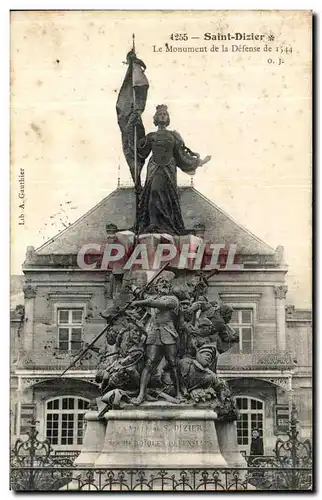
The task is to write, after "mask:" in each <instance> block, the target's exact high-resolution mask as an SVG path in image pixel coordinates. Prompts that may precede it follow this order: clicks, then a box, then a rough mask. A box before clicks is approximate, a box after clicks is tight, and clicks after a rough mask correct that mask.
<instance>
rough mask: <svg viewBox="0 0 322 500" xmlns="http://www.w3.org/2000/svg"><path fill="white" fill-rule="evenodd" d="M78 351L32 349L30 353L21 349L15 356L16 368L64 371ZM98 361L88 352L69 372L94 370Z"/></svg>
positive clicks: (93, 354)
mask: <svg viewBox="0 0 322 500" xmlns="http://www.w3.org/2000/svg"><path fill="white" fill-rule="evenodd" d="M77 353H78V351H75V352H70V351H60V350H58V349H55V350H45V349H33V350H32V351H29V350H26V349H21V350H20V351H19V354H18V356H17V361H16V368H20V369H30V370H64V369H65V368H67V367H68V366H69V365H70V364H71V362H72V361H73V360H74V359H75V357H76V354H77ZM98 365H99V360H98V358H97V356H96V355H95V353H93V352H88V353H87V354H86V355H85V356H84V357H83V358H82V359H81V360H79V361H78V362H77V363H76V365H75V366H73V367H71V368H70V370H71V371H72V370H95V369H96V368H97V367H98Z"/></svg>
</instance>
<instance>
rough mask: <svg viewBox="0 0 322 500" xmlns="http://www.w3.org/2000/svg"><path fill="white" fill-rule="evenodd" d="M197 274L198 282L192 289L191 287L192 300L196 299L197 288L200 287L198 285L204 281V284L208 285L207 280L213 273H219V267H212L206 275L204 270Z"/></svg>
mask: <svg viewBox="0 0 322 500" xmlns="http://www.w3.org/2000/svg"><path fill="white" fill-rule="evenodd" d="M198 274H199V281H198V283H196V284H195V286H194V289H193V294H192V297H193V299H194V300H197V299H198V288H200V285H201V284H202V283H204V284H205V285H207V286H209V280H210V278H212V277H213V276H214V275H215V274H219V269H213V271H211V272H210V273H209V274H208V276H206V275H205V272H204V271H202V270H201V271H200V273H198Z"/></svg>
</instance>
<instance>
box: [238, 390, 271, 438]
mask: <svg viewBox="0 0 322 500" xmlns="http://www.w3.org/2000/svg"><path fill="white" fill-rule="evenodd" d="M235 400H236V405H237V409H238V412H239V418H238V420H237V443H238V444H239V445H241V446H244V447H249V446H250V444H251V440H252V430H253V429H259V431H260V434H261V436H262V437H263V429H264V403H263V401H260V400H259V399H255V398H250V397H247V396H238V397H236V398H235Z"/></svg>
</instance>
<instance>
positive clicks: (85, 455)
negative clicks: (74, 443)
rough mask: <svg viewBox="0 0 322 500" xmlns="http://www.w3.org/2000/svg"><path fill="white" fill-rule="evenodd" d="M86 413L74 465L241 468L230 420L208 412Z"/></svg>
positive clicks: (147, 407)
mask: <svg viewBox="0 0 322 500" xmlns="http://www.w3.org/2000/svg"><path fill="white" fill-rule="evenodd" d="M97 416H98V412H96V411H92V412H89V413H87V414H86V417H85V418H86V421H87V426H86V431H85V436H84V443H83V448H82V451H81V453H80V455H79V456H78V457H77V459H76V462H75V465H76V466H79V467H111V468H151V467H160V468H178V469H180V468H203V467H205V468H208V467H209V468H216V467H220V468H221V467H229V468H232V467H245V462H244V460H243V457H242V456H241V454H240V453H239V451H238V448H237V441H236V426H235V422H221V421H218V419H217V414H216V413H215V412H214V411H213V410H211V409H207V408H204V409H203V408H195V407H192V406H191V407H190V406H182V405H171V406H170V405H168V406H164V404H161V403H147V404H143V405H141V406H139V407H135V406H132V405H128V406H127V407H126V408H124V409H122V410H110V411H108V412H107V413H106V415H105V416H104V418H103V419H100V420H98V418H97Z"/></svg>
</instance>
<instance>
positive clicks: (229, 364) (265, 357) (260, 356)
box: [218, 349, 297, 371]
mask: <svg viewBox="0 0 322 500" xmlns="http://www.w3.org/2000/svg"><path fill="white" fill-rule="evenodd" d="M296 366H297V361H296V359H294V356H293V355H292V353H291V352H289V351H281V350H278V349H271V350H265V351H263V350H260V351H255V352H252V353H247V354H243V353H234V352H230V353H226V354H224V355H222V356H220V357H219V361H218V369H219V370H223V371H224V370H291V369H294V368H295V367H296Z"/></svg>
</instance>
